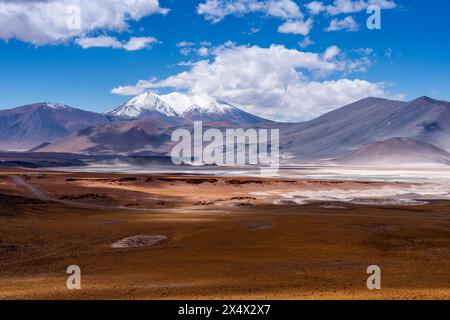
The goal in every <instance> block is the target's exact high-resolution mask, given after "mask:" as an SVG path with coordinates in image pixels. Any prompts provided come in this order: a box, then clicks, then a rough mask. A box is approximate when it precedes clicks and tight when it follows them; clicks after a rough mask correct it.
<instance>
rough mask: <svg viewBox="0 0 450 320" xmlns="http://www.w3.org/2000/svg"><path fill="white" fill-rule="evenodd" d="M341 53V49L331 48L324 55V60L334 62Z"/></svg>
mask: <svg viewBox="0 0 450 320" xmlns="http://www.w3.org/2000/svg"><path fill="white" fill-rule="evenodd" d="M339 53H341V49H339V48H338V47H336V46H331V47H328V48H327V49H326V50H325V52H324V53H323V58H324V59H325V60H327V61H328V60H333V59H334V58H336V57H337V56H338V55H339Z"/></svg>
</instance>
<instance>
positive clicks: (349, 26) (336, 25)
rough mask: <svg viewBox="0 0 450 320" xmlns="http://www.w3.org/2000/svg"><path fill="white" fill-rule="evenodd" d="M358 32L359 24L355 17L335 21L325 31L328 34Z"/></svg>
mask: <svg viewBox="0 0 450 320" xmlns="http://www.w3.org/2000/svg"><path fill="white" fill-rule="evenodd" d="M342 30H344V31H351V32H354V31H357V30H358V23H357V22H356V21H355V19H353V17H346V18H344V19H333V20H331V22H330V25H329V26H328V27H327V28H326V29H325V31H327V32H332V31H342Z"/></svg>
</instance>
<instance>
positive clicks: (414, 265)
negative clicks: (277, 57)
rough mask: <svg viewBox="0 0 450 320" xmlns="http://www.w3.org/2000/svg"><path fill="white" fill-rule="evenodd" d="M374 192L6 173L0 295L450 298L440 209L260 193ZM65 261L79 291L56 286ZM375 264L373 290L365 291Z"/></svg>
mask: <svg viewBox="0 0 450 320" xmlns="http://www.w3.org/2000/svg"><path fill="white" fill-rule="evenodd" d="M382 186H383V184H381V183H369V182H338V181H319V180H273V179H266V180H260V179H250V178H217V177H199V176H177V177H172V176H162V175H159V176H157V175H132V176H130V175H118V174H117V175H103V174H87V173H76V174H75V173H52V172H37V171H29V172H28V171H17V170H14V171H8V170H2V171H1V173H0V235H1V236H0V298H3V299H17V298H19V299H30V298H38V299H53V298H62V299H100V298H107V299H110V298H111V299H180V298H189V299H191V298H193V299H197V298H201V299H203V298H213V299H222V298H226V299H241V298H244V299H247V298H248V299H312V298H318V299H329V298H333V299H334V298H337V299H369V298H370V299H372V298H374V299H387V298H395V299H431V298H438V299H450V289H449V288H450V268H449V266H450V202H448V201H432V202H430V203H429V204H427V205H416V206H414V205H412V206H393V205H384V206H383V205H355V204H349V203H339V202H317V203H309V204H305V205H295V204H292V203H285V204H281V205H274V204H273V200H274V199H272V198H271V197H270V196H265V195H263V194H265V193H264V192H267V191H270V190H277V191H279V192H283V191H299V192H301V191H302V190H321V189H326V188H339V189H342V190H346V189H355V188H360V189H361V190H363V189H365V188H378V187H382ZM255 194H257V195H255ZM258 194H261V195H258ZM72 264H76V265H79V266H80V267H81V270H82V290H80V291H69V290H67V289H66V286H65V285H66V274H65V270H66V268H67V266H69V265H72ZM371 264H377V265H379V266H380V267H381V268H382V287H383V289H382V290H380V291H369V290H367V288H366V285H365V282H366V279H367V275H366V273H365V270H366V268H367V266H369V265H371Z"/></svg>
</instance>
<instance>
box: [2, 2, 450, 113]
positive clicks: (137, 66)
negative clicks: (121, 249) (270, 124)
mask: <svg viewBox="0 0 450 320" xmlns="http://www.w3.org/2000/svg"><path fill="white" fill-rule="evenodd" d="M208 1H210V2H214V0H208ZM215 1H216V5H222V6H225V7H222V8H226V9H227V10H228V11H226V13H228V14H225V15H224V16H218V15H217V12H214V6H212V5H213V4H214V3H209V6H205V7H204V8H206V9H204V10H203V12H202V10H200V9H199V8H200V7H199V4H203V5H205V4H206V5H208V3H207V0H201V1H194V0H182V1H181V0H160V1H159V3H158V1H156V0H137V1H134V0H132V1H129V6H130V7H132V6H138V7H137V8H136V9H137V10H138V11H133V12H134V13H129V12H125V14H124V13H123V12H122V11H120V10H127V9H123V8H122V7H121V6H120V2H117V1H112V2H109V3H108V4H106V2H104V1H93V2H98V3H100V4H99V7H97V8H94V9H92V8H87V7H85V6H87V5H86V3H88V2H85V1H84V0H78V1H70V3H79V6H80V9H81V11H80V12H81V16H82V17H83V18H82V21H81V22H82V23H83V25H82V27H81V30H79V31H78V32H74V33H70V34H67V35H66V34H65V33H64V30H63V28H62V27H60V26H58V23H59V24H61V23H62V22H58V21H56V22H51V23H47V24H46V26H45V27H44V26H41V25H39V24H33V23H31V22H30V23H29V25H27V24H23V23H22V22H23V21H21V20H20V18H19V14H18V13H17V12H18V11H17V10H24V12H29V13H27V14H28V15H29V17H32V15H33V12H34V11H35V10H33V9H35V8H36V7H30V6H36V5H39V4H36V3H32V1H23V0H22V1H19V2H18V3H17V5H18V6H19V8H15V10H16V11H14V10H12V9H11V8H10V7H8V6H10V4H11V2H10V1H6V0H0V28H1V29H5V26H6V27H7V28H6V31H0V70H1V77H0V108H1V109H5V108H11V107H15V106H19V105H24V104H28V103H33V102H41V101H52V102H60V103H65V104H68V105H71V106H74V107H80V108H83V109H87V110H92V111H98V112H103V111H107V110H109V109H111V108H112V107H115V106H117V105H119V104H121V103H123V102H125V101H126V100H128V99H130V98H131V96H132V94H135V93H139V92H141V91H144V90H151V91H155V92H159V93H166V92H169V91H173V90H180V91H192V92H194V93H199V92H200V91H206V93H208V94H211V95H215V96H219V97H221V98H223V99H226V100H228V101H230V102H232V103H234V104H237V105H238V106H241V107H242V108H243V109H245V110H247V111H250V112H253V113H257V114H259V115H263V116H267V117H271V118H274V119H292V118H295V119H297V120H303V119H308V118H312V117H314V116H317V115H319V114H322V113H324V112H326V111H329V110H331V109H333V108H335V107H338V106H340V105H342V104H343V103H346V102H350V101H351V100H352V99H354V98H356V97H358V98H359V97H360V96H361V97H362V96H363V95H365V94H371V93H373V95H380V96H386V97H391V98H403V99H406V100H408V99H414V98H416V97H418V96H422V95H428V96H432V97H434V98H436V99H444V100H450V93H449V88H450V72H449V70H450V37H449V33H450V22H449V21H450V19H448V18H447V16H448V14H449V12H450V3H449V2H448V1H441V0H434V1H433V0H431V1H424V0H412V1H411V0H408V1H405V0H395V1H392V3H394V5H393V6H392V5H388V6H387V8H386V9H382V11H381V17H382V24H381V30H369V29H368V28H367V27H366V20H367V18H368V16H369V15H368V14H367V13H366V11H365V10H359V11H358V10H357V9H355V10H356V11H353V12H340V13H336V12H334V13H332V11H331V10H332V7H326V6H327V5H328V6H330V5H333V1H322V5H323V8H325V9H322V11H321V12H319V13H314V14H313V13H312V12H311V10H310V9H309V7H308V6H307V4H308V3H310V2H311V1H294V0H282V1H281V2H285V3H284V4H286V5H287V6H286V8H290V9H292V8H294V9H292V10H291V11H290V12H287V11H283V12H282V13H281V14H279V13H273V12H272V11H271V10H272V9H271V7H270V6H271V5H272V4H273V3H272V2H273V1H274V0H261V1H257V0H237V1H231V0H227V1H221V0H215ZM340 1H341V2H349V3H351V2H352V1H350V0H340ZM367 1H369V2H370V1H371V0H367ZM380 1H381V2H386V1H387V2H390V1H388V0H380ZM51 2H52V0H50V3H51ZM62 2H64V1H62ZM123 2H126V0H124V1H122V3H123ZM233 2H234V3H233ZM275 2H276V1H275ZM290 2H293V3H294V4H295V5H296V6H297V7H298V10H299V11H298V12H297V11H296V9H295V7H292V6H291V3H290ZM353 2H355V1H353ZM381 2H380V3H381ZM115 3H116V4H117V7H116V8H112V7H108V6H114V5H115ZM230 3H231V5H236V4H238V5H241V6H240V7H238V8H240V9H235V8H236V6H230ZM341 4H342V3H341ZM347 4H348V3H347ZM47 5H48V3H47ZM227 5H228V7H226V6H227ZM255 5H256V6H255ZM337 5H338V4H336V3H335V4H334V8H337ZM20 6H22V7H20ZM102 6H103V7H102ZM139 6H143V7H139ZM390 6H392V8H391V7H390ZM150 7H151V8H150ZM102 8H104V10H105V12H108V14H109V15H112V16H113V17H114V18H117V21H118V22H117V25H112V26H111V25H110V24H108V23H106V22H105V23H104V24H102V23H98V24H97V25H96V24H95V23H94V22H93V21H96V20H95V19H94V20H89V21H84V19H85V16H87V15H88V13H89V10H91V9H92V10H96V11H95V12H101V10H102ZM142 8H145V9H142ZM148 8H150V9H148ZM249 8H250V9H249ZM255 8H257V9H255ZM326 8H329V9H326ZM50 9H52V10H53V9H54V8H50ZM57 9H58V8H56V7H55V10H57ZM147 9H148V10H147ZM165 9H169V11H168V12H167V10H165ZM2 10H3V16H2ZM27 10H28V11H27ZM58 10H59V9H58ZM99 10H100V11H99ZM130 10H131V9H130ZM205 10H206V11H207V13H205V12H204V11H205ZM208 10H209V11H208ZM327 10H328V11H327ZM30 12H31V13H30ZM64 12H65V11H64ZM85 12H87V13H86V14H85ZM221 13H224V11H223V10H221ZM5 17H6V19H5ZM106 18H108V16H107V17H106ZM346 18H347V20H346V21H347V22H348V21H349V20H348V19H350V18H351V20H353V21H351V22H352V23H353V24H352V23H346V24H345V23H341V24H339V23H338V25H341V29H342V30H336V31H325V30H326V29H328V28H329V26H330V24H331V23H332V21H333V20H335V19H336V22H341V21H345V19H346ZM2 19H3V20H4V21H3V22H2V21H1V20H2ZM86 19H87V18H86ZM108 19H109V18H108ZM308 19H311V21H312V22H311V24H312V25H311V26H310V27H306V30H305V24H307V22H308ZM30 20H31V19H30ZM63 22H64V23H65V20H63ZM292 22H294V23H297V22H298V23H299V25H297V27H298V30H297V31H296V29H295V28H294V30H292V29H289V30H288V31H287V32H288V33H285V32H286V31H285V32H283V31H280V26H281V25H283V24H285V23H292ZM15 23H16V25H15ZM3 24H5V25H3ZM49 24H50V25H52V24H54V25H55V26H54V28H55V30H52V29H49V28H51V27H48V25H49ZM27 28H29V29H27ZM61 28H62V29H61ZM308 28H309V30H308ZM355 29H357V30H355ZM101 37H108V38H107V40H108V41H107V44H103V46H106V47H101V48H100V47H97V46H98V45H99V43H100V42H99V41H100V40H101ZM130 37H136V38H141V39H150V40H148V43H144V44H143V45H142V48H139V49H136V48H129V47H126V43H127V42H128V41H129V39H130ZM80 39H84V40H80ZM305 39H307V40H310V42H312V43H311V44H309V45H307V46H306V45H305V44H306V41H305ZM103 40H105V39H103ZM113 40H114V41H115V42H114V41H113ZM82 41H84V42H82ZM182 42H191V43H192V46H191V45H190V46H182ZM81 43H85V45H84V47H83V46H81V45H80V44H81ZM194 43H195V45H194ZM200 48H203V49H201V50H200ZM270 48H271V49H270ZM327 49H329V50H328V54H329V56H328V58H325V52H326V51H327ZM303 53H307V54H306V55H305V54H303ZM310 54H311V55H315V56H310ZM240 57H242V59H239V58H240ZM311 59H312V60H313V61H311ZM294 60H295V61H296V62H295V63H294V62H291V61H294ZM234 61H236V63H234ZM285 62H286V65H285ZM180 63H181V64H182V65H180ZM239 63H241V64H242V66H240V65H239ZM271 64H276V66H275V65H271ZM253 65H254V66H255V68H254V70H253V69H252V66H253ZM247 68H249V69H251V70H248V71H247ZM228 70H229V72H228ZM240 70H243V71H242V72H240ZM183 72H184V73H183ZM239 77H241V78H239ZM237 78H239V79H237ZM343 79H345V80H347V82H345V83H344V82H336V81H339V80H343ZM356 79H358V80H361V81H364V83H359V82H358V84H356V82H355V80H356ZM139 80H143V81H145V82H143V83H142V82H141V84H138V81H139ZM220 82H223V83H220ZM114 88H115V90H114V92H115V93H112V92H111V91H112V90H113V89H114ZM341 88H342V90H341ZM352 88H354V89H352ZM340 91H342V92H344V93H341V92H340ZM117 93H119V94H117ZM126 94H130V95H129V96H127V95H126Z"/></svg>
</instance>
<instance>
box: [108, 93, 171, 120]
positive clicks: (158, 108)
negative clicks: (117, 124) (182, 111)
mask: <svg viewBox="0 0 450 320" xmlns="http://www.w3.org/2000/svg"><path fill="white" fill-rule="evenodd" d="M152 111H154V112H159V113H161V114H163V115H165V116H168V117H177V116H178V113H177V112H176V111H175V110H174V109H173V108H172V107H171V106H170V105H169V104H168V103H167V102H165V101H164V100H163V99H162V98H161V97H160V96H158V95H156V94H153V93H151V92H145V93H143V94H140V95H138V96H136V97H134V98H133V99H131V100H130V101H128V102H127V103H125V104H123V105H121V106H120V107H118V108H116V109H114V110H112V111H111V112H109V113H108V114H111V115H115V116H121V117H128V118H137V117H139V116H140V115H142V114H143V113H145V112H152Z"/></svg>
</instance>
